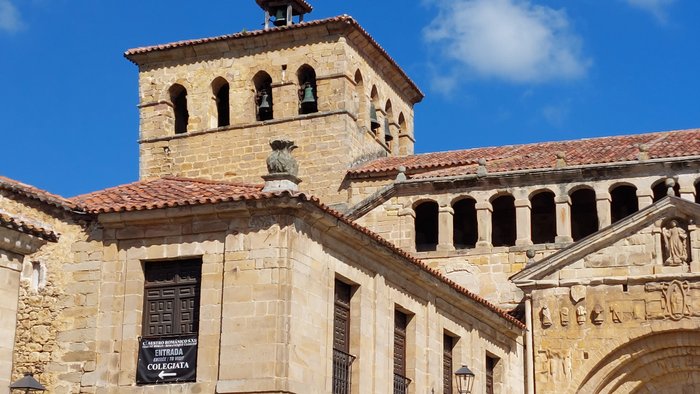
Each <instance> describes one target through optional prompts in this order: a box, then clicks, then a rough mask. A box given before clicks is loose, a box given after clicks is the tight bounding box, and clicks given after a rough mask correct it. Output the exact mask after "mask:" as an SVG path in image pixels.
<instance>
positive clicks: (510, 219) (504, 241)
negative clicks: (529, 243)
mask: <svg viewBox="0 0 700 394" xmlns="http://www.w3.org/2000/svg"><path fill="white" fill-rule="evenodd" d="M490 202H491V206H492V207H493V212H492V213H491V243H492V245H493V246H513V245H515V239H516V230H517V228H516V219H515V197H513V195H512V194H508V193H505V194H504V193H499V194H496V195H495V196H493V198H491V201H490Z"/></svg>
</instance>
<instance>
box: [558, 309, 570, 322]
mask: <svg viewBox="0 0 700 394" xmlns="http://www.w3.org/2000/svg"><path fill="white" fill-rule="evenodd" d="M559 320H560V321H561V325H562V326H563V327H566V326H568V325H569V308H567V307H563V308H561V311H559Z"/></svg>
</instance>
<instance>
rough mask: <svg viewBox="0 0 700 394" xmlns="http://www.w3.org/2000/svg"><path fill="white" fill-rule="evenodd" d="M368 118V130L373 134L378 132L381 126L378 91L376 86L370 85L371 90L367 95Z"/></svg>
mask: <svg viewBox="0 0 700 394" xmlns="http://www.w3.org/2000/svg"><path fill="white" fill-rule="evenodd" d="M369 101H370V103H369V118H370V126H369V127H370V129H371V130H372V131H373V132H374V133H375V135H376V133H377V130H379V127H380V126H381V124H382V123H381V119H380V118H379V112H378V111H377V108H379V91H378V90H377V85H372V90H370V94H369Z"/></svg>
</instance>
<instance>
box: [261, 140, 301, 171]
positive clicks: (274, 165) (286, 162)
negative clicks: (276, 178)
mask: <svg viewBox="0 0 700 394" xmlns="http://www.w3.org/2000/svg"><path fill="white" fill-rule="evenodd" d="M270 147H272V153H270V156H268V158H267V171H268V172H269V173H270V174H290V175H294V176H297V174H298V173H299V164H297V161H296V160H295V159H294V157H292V151H293V150H294V149H296V148H297V146H296V145H294V141H292V140H290V139H286V138H280V139H276V140H272V141H271V142H270Z"/></svg>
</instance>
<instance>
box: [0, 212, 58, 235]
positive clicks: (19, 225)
mask: <svg viewBox="0 0 700 394" xmlns="http://www.w3.org/2000/svg"><path fill="white" fill-rule="evenodd" d="M0 226H2V227H5V228H9V229H12V230H16V231H19V232H21V233H24V234H29V235H33V236H35V237H39V238H42V239H45V240H47V241H52V242H56V241H57V240H58V234H56V233H55V232H53V231H52V230H49V229H47V228H45V226H42V225H39V224H33V223H30V222H29V221H28V220H26V219H20V218H17V217H15V216H12V215H10V214H9V213H7V212H1V211H0Z"/></svg>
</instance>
